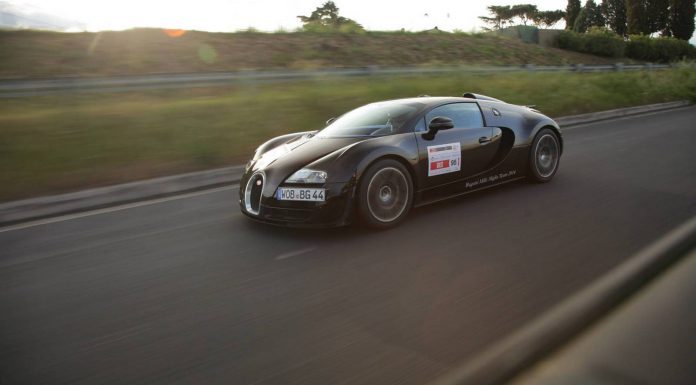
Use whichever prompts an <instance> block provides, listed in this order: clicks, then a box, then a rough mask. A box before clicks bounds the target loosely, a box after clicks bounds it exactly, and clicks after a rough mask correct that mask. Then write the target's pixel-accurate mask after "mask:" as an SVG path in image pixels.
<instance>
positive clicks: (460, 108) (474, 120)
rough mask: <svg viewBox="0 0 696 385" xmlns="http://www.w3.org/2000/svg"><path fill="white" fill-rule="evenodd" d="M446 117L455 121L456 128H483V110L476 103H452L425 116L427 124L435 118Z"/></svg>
mask: <svg viewBox="0 0 696 385" xmlns="http://www.w3.org/2000/svg"><path fill="white" fill-rule="evenodd" d="M437 116H444V117H447V118H450V119H452V120H453V121H454V128H478V127H483V117H482V116H481V110H480V109H479V107H478V104H476V103H452V104H445V105H444V106H440V107H436V108H434V109H432V110H431V111H430V112H428V113H427V114H426V115H425V122H426V124H427V122H430V121H431V120H432V119H433V118H434V117H437Z"/></svg>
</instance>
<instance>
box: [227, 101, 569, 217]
mask: <svg viewBox="0 0 696 385" xmlns="http://www.w3.org/2000/svg"><path fill="white" fill-rule="evenodd" d="M562 151H563V139H562V136H561V130H560V128H559V126H558V124H556V122H554V121H553V120H552V119H550V118H549V117H547V116H545V115H543V114H541V113H540V112H539V111H537V110H535V109H533V108H532V107H525V106H517V105H512V104H507V103H505V102H502V101H500V100H497V99H493V98H490V97H487V96H483V95H477V94H471V93H466V94H464V95H463V97H460V98H458V97H429V96H422V97H417V98H411V99H399V100H390V101H384V102H377V103H372V104H368V105H366V106H363V107H360V108H357V109H355V110H353V111H350V112H348V113H346V114H344V115H342V116H341V117H339V118H337V119H329V121H328V122H327V126H326V127H325V128H324V129H322V130H320V131H309V132H299V133H295V134H289V135H283V136H279V137H277V138H274V139H271V140H269V141H268V142H266V143H264V144H263V145H261V146H260V147H259V148H258V149H257V150H256V153H255V154H254V158H253V159H252V160H251V161H250V162H249V163H248V164H247V167H246V171H245V173H244V175H243V177H242V179H241V182H240V188H239V205H240V207H241V210H242V212H243V213H244V214H246V215H248V216H249V217H251V218H254V219H256V220H260V221H263V222H268V223H273V224H279V225H290V226H310V227H313V226H340V225H344V224H348V223H350V222H351V221H352V220H353V219H354V218H356V217H357V218H358V219H360V220H361V221H363V222H364V223H365V224H367V225H370V226H372V227H377V228H385V227H390V226H394V225H396V224H397V223H399V222H400V221H402V220H403V219H404V218H405V217H406V215H407V214H408V212H409V210H410V209H411V207H413V206H421V205H424V204H428V203H432V202H436V201H439V200H442V199H445V198H449V197H453V196H457V195H461V194H466V193H469V192H472V191H476V190H480V189H483V188H488V187H491V186H495V185H499V184H502V183H506V182H511V181H514V180H518V179H521V178H525V177H526V178H529V179H531V180H533V181H536V182H548V181H549V180H551V178H553V176H554V174H555V173H556V171H557V170H558V163H559V160H560V156H561V152H562Z"/></svg>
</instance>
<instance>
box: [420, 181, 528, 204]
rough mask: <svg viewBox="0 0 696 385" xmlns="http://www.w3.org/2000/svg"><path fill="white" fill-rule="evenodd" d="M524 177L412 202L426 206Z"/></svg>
mask: <svg viewBox="0 0 696 385" xmlns="http://www.w3.org/2000/svg"><path fill="white" fill-rule="evenodd" d="M525 178H526V176H524V175H523V176H519V177H515V178H510V179H505V180H503V181H500V182H497V183H493V184H487V185H485V186H481V187H477V188H472V189H470V190H467V191H462V192H458V193H455V194H452V195H447V196H443V197H438V198H435V199H432V200H426V201H421V202H418V203H417V204H414V205H413V207H421V206H427V205H429V204H433V203H437V202H442V201H446V200H448V199H452V198H456V197H459V196H462V195H467V194H471V193H474V192H477V191H482V190H487V189H489V188H491V187H496V186H500V185H504V184H507V183H510V182H515V181H518V180H522V179H525Z"/></svg>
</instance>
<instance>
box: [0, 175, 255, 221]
mask: <svg viewBox="0 0 696 385" xmlns="http://www.w3.org/2000/svg"><path fill="white" fill-rule="evenodd" d="M243 173H244V166H232V167H225V168H218V169H214V170H207V171H199V172H191V173H187V174H179V175H173V176H167V177H162V178H155V179H148V180H143V181H138V182H130V183H124V184H119V185H114V186H107V187H99V188H94V189H89V190H82V191H78V192H74V193H67V194H60V195H51V196H45V197H38V198H30V199H24V200H19V201H13V202H7V203H3V204H0V225H11V224H15V223H20V222H26V221H31V220H36V219H42V218H48V217H54V216H58V215H63V214H70V213H76V212H80V211H88V210H94V209H98V208H104V207H109V206H116V205H120V204H126V203H132V202H136V201H142V200H147V199H154V198H160V197H164V196H169V195H176V194H181V193H185V192H191V191H196V190H204V189H208V188H213V187H218V186H224V185H229V184H232V183H235V182H237V181H239V179H240V178H241V176H242V174H243Z"/></svg>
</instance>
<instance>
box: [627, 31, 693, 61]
mask: <svg viewBox="0 0 696 385" xmlns="http://www.w3.org/2000/svg"><path fill="white" fill-rule="evenodd" d="M626 56H627V57H629V58H631V59H636V60H645V61H652V62H660V63H670V62H674V61H679V60H684V59H693V58H696V48H695V47H694V46H692V45H691V44H689V43H688V42H687V41H685V40H679V39H675V38H670V37H659V38H651V37H649V36H643V35H631V36H630V38H629V41H628V42H627V43H626Z"/></svg>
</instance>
